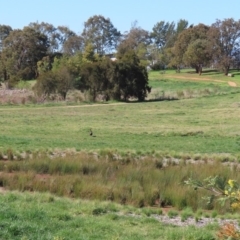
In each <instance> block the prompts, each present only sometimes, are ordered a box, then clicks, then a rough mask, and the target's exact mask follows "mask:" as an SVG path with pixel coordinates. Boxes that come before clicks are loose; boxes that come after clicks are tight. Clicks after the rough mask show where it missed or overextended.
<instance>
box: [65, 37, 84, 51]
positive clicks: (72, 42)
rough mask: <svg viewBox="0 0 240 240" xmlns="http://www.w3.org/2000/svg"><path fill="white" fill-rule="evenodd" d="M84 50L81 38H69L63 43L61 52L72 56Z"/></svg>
mask: <svg viewBox="0 0 240 240" xmlns="http://www.w3.org/2000/svg"><path fill="white" fill-rule="evenodd" d="M83 48H84V40H83V38H82V37H81V36H77V35H74V36H69V38H68V39H67V40H66V41H65V42H64V43H63V47H62V51H63V53H64V54H68V55H71V56H73V55H74V54H76V53H77V52H82V51H83Z"/></svg>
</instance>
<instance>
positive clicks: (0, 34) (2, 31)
mask: <svg viewBox="0 0 240 240" xmlns="http://www.w3.org/2000/svg"><path fill="white" fill-rule="evenodd" d="M11 31H12V28H11V27H10V26H8V25H0V82H1V81H2V80H3V81H6V80H7V77H8V76H7V70H6V64H5V61H6V57H5V55H4V54H3V53H2V51H3V42H4V40H5V39H6V38H7V37H8V35H9V34H10V32H11Z"/></svg>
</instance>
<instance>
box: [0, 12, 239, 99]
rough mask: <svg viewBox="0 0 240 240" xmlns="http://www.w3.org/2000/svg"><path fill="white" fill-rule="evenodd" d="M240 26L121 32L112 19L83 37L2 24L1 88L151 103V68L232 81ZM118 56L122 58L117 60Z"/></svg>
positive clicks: (165, 25)
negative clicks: (209, 70)
mask: <svg viewBox="0 0 240 240" xmlns="http://www.w3.org/2000/svg"><path fill="white" fill-rule="evenodd" d="M239 44H240V20H238V21H236V20H234V19H232V18H229V19H224V20H216V22H215V23H213V24H212V25H211V26H207V25H204V24H198V25H196V26H194V25H189V23H188V21H187V20H184V19H180V20H179V21H178V22H177V23H174V22H165V21H160V22H157V23H156V24H155V25H154V26H153V28H152V31H147V30H144V29H142V28H141V27H139V26H138V25H137V22H135V23H133V24H132V26H131V28H130V30H129V31H127V32H124V33H121V32H120V31H118V30H117V28H116V27H115V26H114V25H113V24H112V22H111V20H110V19H109V18H105V17H104V16H101V15H94V16H92V17H90V18H89V19H88V20H87V21H86V22H85V23H84V28H83V31H82V33H81V34H76V33H75V32H74V31H72V30H71V29H69V28H68V27H65V26H58V27H55V26H53V25H52V24H49V23H45V22H42V23H38V22H34V23H30V24H29V25H28V26H25V27H24V28H23V29H12V28H11V26H8V25H0V81H4V82H5V83H7V85H8V87H12V86H14V85H15V84H16V83H17V82H18V81H19V80H20V79H22V80H28V79H37V84H36V85H35V92H36V94H38V95H39V96H41V97H42V99H45V98H47V97H48V96H49V95H50V94H53V93H54V94H59V95H60V96H62V97H63V98H66V94H67V92H68V91H69V89H71V88H77V89H79V90H82V91H89V93H90V95H91V97H92V100H96V98H97V96H98V95H99V94H102V95H103V96H104V97H105V98H106V99H117V100H124V101H126V100H128V99H129V98H131V97H134V98H137V99H138V100H140V101H141V100H144V99H145V97H146V96H147V93H149V92H150V90H151V88H150V87H149V85H148V74H147V71H146V66H151V68H152V69H156V70H159V69H164V68H166V67H171V68H176V70H177V71H179V70H180V68H181V67H182V66H189V67H193V68H195V69H196V73H199V74H201V71H202V66H211V67H214V68H216V69H218V70H220V71H222V72H223V73H224V74H225V75H227V74H228V72H229V69H230V67H238V68H239V63H240V45H239ZM111 57H114V59H117V61H113V59H112V58H111Z"/></svg>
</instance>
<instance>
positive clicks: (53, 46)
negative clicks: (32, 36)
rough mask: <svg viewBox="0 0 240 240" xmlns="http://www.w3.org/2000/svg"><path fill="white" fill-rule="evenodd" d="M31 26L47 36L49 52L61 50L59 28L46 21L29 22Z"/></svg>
mask: <svg viewBox="0 0 240 240" xmlns="http://www.w3.org/2000/svg"><path fill="white" fill-rule="evenodd" d="M29 27H30V28H33V29H34V30H35V31H36V32H39V33H40V34H42V35H45V36H46V37H47V40H48V43H49V46H48V54H50V53H54V52H57V51H59V49H60V33H59V32H58V28H56V27H55V26H53V25H52V24H50V23H46V22H41V23H39V22H32V23H30V24H29Z"/></svg>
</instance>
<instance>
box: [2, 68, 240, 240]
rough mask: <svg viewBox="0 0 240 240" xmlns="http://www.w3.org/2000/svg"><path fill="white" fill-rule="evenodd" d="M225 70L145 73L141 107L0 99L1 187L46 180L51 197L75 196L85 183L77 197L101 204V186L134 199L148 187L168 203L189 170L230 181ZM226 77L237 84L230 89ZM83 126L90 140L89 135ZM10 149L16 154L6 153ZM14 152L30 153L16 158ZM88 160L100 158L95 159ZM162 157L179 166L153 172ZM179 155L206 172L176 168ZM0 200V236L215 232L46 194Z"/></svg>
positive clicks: (239, 142) (238, 107) (233, 99)
mask: <svg viewBox="0 0 240 240" xmlns="http://www.w3.org/2000/svg"><path fill="white" fill-rule="evenodd" d="M234 74H235V76H234V77H233V78H229V77H226V76H223V75H222V74H219V73H217V72H213V71H210V72H209V71H208V72H204V73H203V74H202V76H198V75H196V74H194V73H193V72H192V70H183V71H182V72H181V73H179V74H177V73H175V72H174V71H172V70H169V71H166V73H161V72H159V71H156V72H150V73H149V80H150V81H149V84H150V86H152V92H151V94H150V95H149V97H148V99H147V101H145V102H141V103H138V102H134V101H133V102H129V103H123V102H120V103H117V102H108V103H96V104H92V103H88V104H87V103H82V104H77V103H76V104H75V103H70V102H66V103H45V104H25V105H10V104H6V105H2V106H0V114H1V118H0V124H1V133H0V158H1V159H2V161H1V162H0V168H1V172H0V186H3V187H5V188H8V189H18V190H20V191H25V190H31V191H35V190H39V191H45V190H46V186H48V184H49V186H51V187H52V188H54V187H55V189H51V192H53V193H55V194H57V195H59V196H63V195H65V196H71V190H72V187H75V189H73V193H74V196H75V197H76V198H78V197H79V196H80V197H81V189H82V190H83V189H84V191H85V192H84V193H86V197H85V198H88V197H87V194H89V196H90V197H89V199H94V196H95V195H94V194H96V195H99V199H101V200H105V199H106V198H105V195H104V194H105V191H106V190H108V189H107V188H111V189H113V190H114V191H115V192H114V193H115V194H116V198H117V199H118V200H119V199H120V196H121V193H122V192H124V191H125V190H126V191H128V189H131V191H128V193H127V194H128V195H127V197H129V198H130V200H129V202H131V203H133V205H139V203H142V200H143V199H144V201H145V200H146V199H147V198H150V197H152V196H153V195H154V194H155V193H156V189H157V190H159V189H160V190H162V189H164V191H165V192H164V194H165V196H171V198H172V199H171V203H175V205H176V206H177V205H179V207H181V206H184V207H185V206H186V204H188V203H187V202H186V201H191V199H193V198H194V199H195V198H196V196H195V195H194V194H195V193H192V191H191V189H188V190H187V191H186V192H185V190H186V189H184V187H182V186H181V187H179V184H180V183H182V182H183V180H184V179H187V178H188V177H190V176H191V175H192V174H194V176H197V175H198V176H199V177H205V176H208V175H209V174H210V175H211V174H212V173H213V174H217V173H220V174H222V175H224V177H225V178H226V179H228V178H229V177H233V178H238V175H237V173H238V170H237V168H234V171H231V170H230V169H229V168H227V167H226V168H227V169H228V171H226V172H224V167H223V166H222V165H220V164H218V163H221V162H232V161H234V162H236V163H239V161H240V125H239V116H240V75H239V72H237V71H234ZM203 78H205V79H203ZM229 81H233V82H235V83H236V85H237V86H236V87H232V86H230V85H229V84H228V82H229ZM90 129H92V130H93V135H94V136H95V137H92V136H89V131H90ZM66 151H67V152H69V155H68V156H67V157H66V158H64V159H63V160H61V158H60V159H59V158H56V161H52V160H51V154H52V155H53V156H54V153H60V155H61V153H62V152H66ZM76 151H79V152H81V151H83V152H84V154H88V153H90V154H89V155H88V156H90V157H84V156H83V157H82V158H81V159H78V158H77V156H75V157H72V155H71V154H72V153H74V152H76ZM44 152H47V153H48V156H47V157H46V156H45V155H44V154H43V153H44ZM11 153H13V154H14V156H17V159H12V157H11ZM23 153H24V154H30V155H31V154H32V156H33V158H30V159H29V158H28V157H27V158H26V159H21V157H19V156H20V155H21V154H23ZM115 153H117V154H118V155H121V156H123V159H122V162H120V163H118V162H116V161H115V160H114V159H112V158H113V156H114V154H115ZM38 154H40V155H41V154H43V155H42V156H40V155H38ZM49 155H50V158H49ZM94 156H99V157H98V159H97V160H98V161H97V164H95V163H96V159H95V158H94ZM6 157H7V158H8V160H7V159H6ZM18 157H19V159H18ZM35 157H36V158H35ZM129 157H130V158H131V159H130V161H129V159H128V158H129ZM165 158H166V159H169V160H170V161H172V159H180V160H182V162H181V164H182V165H181V166H179V168H178V167H176V166H175V165H174V164H173V166H171V167H170V168H166V169H168V170H169V171H165V170H162V167H159V166H160V165H161V164H162V162H161V161H162V160H163V159H165ZM85 159H86V161H87V162H86V163H85V162H84V161H85ZM104 159H105V160H104ZM141 159H144V161H141ZM148 159H149V161H150V162H151V164H147V161H148ZM187 159H193V160H196V161H197V160H203V161H207V160H212V159H213V160H216V161H217V162H216V166H215V165H213V167H212V168H211V167H209V166H208V165H205V166H204V164H203V165H202V167H201V168H200V167H199V168H198V167H197V169H200V172H201V173H200V172H199V174H198V173H197V170H196V169H190V168H189V169H188V168H185V167H184V166H185V165H184V164H186V160H187ZM113 160H114V161H113ZM218 160H220V161H218ZM57 161H59V162H61V163H62V164H61V165H59V164H58V163H57ZM101 161H103V163H104V164H101ZM137 161H141V164H138V162H137ZM158 161H160V162H158ZM78 167H79V169H78ZM53 169H54V170H53ZM76 169H77V170H76ZM179 169H180V170H179ZM51 171H52V172H51ZM76 171H77V172H76ZM86 171H87V172H86ZM88 171H89V172H88ZM159 171H160V172H159ZM153 173H154V174H153ZM159 173H161V174H159ZM41 174H46V176H47V181H46V182H43V181H42V178H41V177H40V178H39V177H38V176H39V175H41ZM117 176H119V177H117ZM119 178H120V179H119ZM226 179H225V180H226ZM80 180H81V181H80ZM158 181H161V184H158ZM54 183H55V185H56V186H55V185H54ZM56 183H57V184H56ZM101 184H102V185H101ZM114 184H115V185H116V186H114ZM125 185H126V186H127V188H126V189H125ZM168 186H171V188H169V187H168ZM151 187H152V188H151ZM124 189H125V190H124ZM171 191H175V192H174V194H171ZM66 192H67V193H66ZM161 193H162V192H161V191H160V195H161ZM186 193H187V195H186ZM191 193H192V194H193V195H194V197H193V195H191ZM167 194H168V195H167ZM133 196H136V199H134V197H133ZM186 199H187V200H186ZM118 200H117V201H118ZM136 200H137V201H139V202H137V203H136ZM183 200H184V201H183ZM185 200H186V201H185ZM134 201H135V204H134ZM146 201H147V200H146ZM0 204H1V210H0V213H1V214H0V220H1V221H0V238H1V239H58V240H60V239H61V240H62V239H176V240H177V239H215V233H216V231H217V227H216V226H208V227H205V228H203V229H197V228H195V227H186V228H179V227H173V226H168V225H163V224H162V223H160V222H158V221H157V220H156V219H154V218H149V216H145V215H144V211H146V209H145V208H141V209H139V208H133V207H130V206H127V205H125V206H122V205H117V204H115V203H112V202H95V201H83V200H80V199H79V200H77V199H75V200H73V199H64V198H57V197H56V196H53V195H50V194H39V193H24V194H20V193H16V192H13V193H12V192H6V193H4V194H0ZM193 205H194V203H193ZM155 207H156V206H155ZM156 209H157V210H156V211H158V210H159V209H160V208H159V207H157V208H156ZM96 212H97V213H99V214H97V215H96V214H94V213H96ZM129 213H134V214H136V213H137V214H140V215H141V216H142V217H141V218H140V219H139V218H135V217H132V216H130V215H129ZM154 213H155V212H154ZM123 229H124V231H123Z"/></svg>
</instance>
